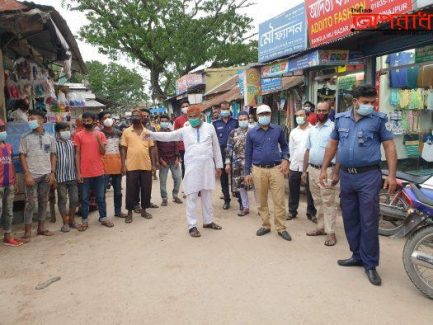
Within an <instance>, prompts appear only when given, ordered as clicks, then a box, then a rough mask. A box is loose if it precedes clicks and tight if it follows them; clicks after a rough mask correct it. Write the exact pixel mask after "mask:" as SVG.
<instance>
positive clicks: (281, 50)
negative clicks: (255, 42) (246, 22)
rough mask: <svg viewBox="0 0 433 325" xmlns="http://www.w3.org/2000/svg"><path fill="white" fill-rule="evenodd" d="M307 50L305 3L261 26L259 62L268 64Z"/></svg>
mask: <svg viewBox="0 0 433 325" xmlns="http://www.w3.org/2000/svg"><path fill="white" fill-rule="evenodd" d="M306 48H307V25H306V19H305V5H304V3H301V4H300V5H298V6H296V7H294V8H292V9H290V10H288V11H286V12H283V13H282V14H280V15H278V16H277V17H274V18H272V19H270V20H268V21H265V22H264V23H262V24H260V25H259V62H268V61H270V60H273V59H277V58H280V57H283V56H285V55H289V54H292V53H296V52H300V51H303V50H305V49H306Z"/></svg>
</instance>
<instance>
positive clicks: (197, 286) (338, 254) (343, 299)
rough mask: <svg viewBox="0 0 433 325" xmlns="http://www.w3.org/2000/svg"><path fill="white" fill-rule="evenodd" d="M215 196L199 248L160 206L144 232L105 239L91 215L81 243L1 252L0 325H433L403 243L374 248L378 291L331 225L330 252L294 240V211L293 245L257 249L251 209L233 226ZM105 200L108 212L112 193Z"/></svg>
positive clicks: (64, 241)
mask: <svg viewBox="0 0 433 325" xmlns="http://www.w3.org/2000/svg"><path fill="white" fill-rule="evenodd" d="M153 184H154V190H153V199H152V201H153V202H155V203H158V204H159V203H160V199H159V184H158V182H156V181H154V183H153ZM219 194H220V191H216V192H215V194H214V203H215V214H216V222H217V223H219V224H221V225H222V226H223V228H224V229H223V230H222V231H213V230H204V229H203V230H201V231H202V235H203V236H202V237H201V238H199V239H193V238H190V237H189V235H188V234H187V231H186V225H185V207H184V205H176V204H174V203H172V202H170V204H169V206H168V207H165V208H161V207H160V208H159V209H154V210H151V212H152V213H153V215H154V218H153V219H152V220H145V219H143V218H141V217H139V216H138V215H136V216H135V219H134V222H133V223H132V224H130V225H128V224H125V223H124V222H123V220H119V219H116V220H115V227H114V228H113V229H107V228H103V227H102V226H100V225H99V224H98V221H97V215H96V214H92V215H91V219H90V227H89V229H88V230H87V231H86V232H85V233H79V232H77V231H71V232H70V233H68V234H61V233H60V232H59V229H60V225H59V223H58V224H57V225H53V224H50V229H51V230H55V231H56V235H55V236H54V237H52V238H41V237H37V238H33V241H32V242H31V243H30V244H28V245H25V246H22V247H20V248H17V249H13V248H9V247H4V246H1V247H0V315H1V316H0V324H2V325H5V324H44V325H45V324H61V325H66V324H393V325H395V324H409V323H410V324H417V325H421V324H432V322H433V302H432V301H431V300H429V299H427V298H425V297H424V296H422V295H421V294H420V293H419V292H418V291H417V289H416V288H415V287H414V286H413V285H412V283H411V282H410V281H409V279H408V277H407V276H406V274H405V271H404V269H403V265H402V261H401V253H402V248H403V245H404V241H403V240H392V239H388V238H381V254H382V255H381V266H380V268H379V272H380V274H381V276H382V278H383V285H382V287H374V286H372V285H370V284H369V282H368V281H367V278H366V276H365V274H364V272H363V269H362V268H352V269H346V268H342V267H339V266H338V265H337V263H336V260H337V259H339V258H346V257H348V256H349V251H348V246H347V242H346V240H345V237H344V233H343V229H342V223H341V218H339V221H338V230H337V236H338V239H339V242H338V244H337V246H335V247H333V248H328V247H325V246H324V245H323V240H324V238H323V237H322V238H310V237H306V236H305V232H306V231H307V230H309V229H311V227H312V226H313V224H312V223H311V222H309V221H307V220H306V218H305V217H304V215H305V209H304V208H305V207H304V205H302V206H301V209H300V211H299V218H298V220H296V221H290V222H288V227H289V231H290V233H291V234H292V236H293V241H292V242H285V241H283V240H282V239H280V238H279V237H278V236H277V234H276V233H275V232H272V233H271V234H269V235H266V236H264V237H262V238H259V237H256V236H255V231H256V230H257V228H258V227H259V226H260V221H259V217H258V216H257V213H256V209H255V208H253V209H252V213H251V214H250V215H249V216H247V217H243V218H240V217H238V216H236V213H237V210H236V208H237V207H236V202H234V201H232V208H231V210H229V211H228V212H226V211H223V210H222V209H221V206H222V201H221V200H220V199H219ZM107 200H108V202H109V206H110V208H109V211H110V212H112V211H113V210H112V191H110V192H108V198H107ZM20 228H21V227H19V228H17V229H16V230H17V231H18V232H19V231H21V229H20ZM56 276H59V277H61V280H60V281H58V282H55V283H53V284H51V285H50V286H49V287H47V288H46V289H43V290H35V287H36V286H37V285H38V283H40V282H44V281H47V280H49V279H51V278H53V277H56Z"/></svg>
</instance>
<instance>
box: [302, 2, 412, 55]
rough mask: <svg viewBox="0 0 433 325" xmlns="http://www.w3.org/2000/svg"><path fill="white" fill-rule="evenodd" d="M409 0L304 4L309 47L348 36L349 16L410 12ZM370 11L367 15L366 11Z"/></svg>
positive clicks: (350, 23)
mask: <svg viewBox="0 0 433 325" xmlns="http://www.w3.org/2000/svg"><path fill="white" fill-rule="evenodd" d="M412 2H413V1H412V0H387V1H384V0H305V6H306V14H307V23H308V38H309V41H310V47H312V48H313V47H317V46H320V45H323V44H325V43H329V42H332V41H334V40H336V39H339V38H342V37H345V36H347V35H349V34H350V33H351V32H352V31H351V29H352V22H353V19H352V13H358V14H359V13H362V12H363V11H362V10H369V13H373V14H384V15H392V14H399V13H407V12H409V11H411V10H412V9H413V5H412ZM370 10H371V11H370Z"/></svg>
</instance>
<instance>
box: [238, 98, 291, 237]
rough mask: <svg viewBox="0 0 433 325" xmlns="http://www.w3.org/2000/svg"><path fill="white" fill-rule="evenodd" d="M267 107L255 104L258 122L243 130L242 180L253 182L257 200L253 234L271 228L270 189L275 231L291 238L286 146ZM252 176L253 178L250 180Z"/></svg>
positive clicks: (266, 231)
mask: <svg viewBox="0 0 433 325" xmlns="http://www.w3.org/2000/svg"><path fill="white" fill-rule="evenodd" d="M271 113H272V111H271V108H270V107H269V106H267V105H260V106H259V107H257V117H258V122H259V123H258V125H257V126H255V127H254V128H252V129H251V130H249V131H248V133H247V140H246V145H245V184H246V185H252V184H253V183H254V186H255V189H256V192H257V198H258V201H259V202H258V203H259V213H260V216H261V218H262V227H261V228H260V229H259V230H257V233H256V235H257V236H263V235H265V234H267V233H269V232H270V231H271V223H270V215H269V207H268V194H269V191H271V193H272V200H273V202H274V213H275V227H276V228H277V232H278V235H280V236H281V237H282V238H283V239H285V240H288V241H290V240H292V238H291V237H290V235H289V233H288V232H287V230H286V225H285V219H286V205H285V200H284V196H285V186H284V175H287V174H288V172H289V147H288V145H287V141H286V137H285V135H284V131H283V129H282V128H281V127H280V126H278V125H274V124H271ZM253 180H254V182H253Z"/></svg>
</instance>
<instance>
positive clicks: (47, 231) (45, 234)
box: [37, 229, 54, 237]
mask: <svg viewBox="0 0 433 325" xmlns="http://www.w3.org/2000/svg"><path fill="white" fill-rule="evenodd" d="M37 234H38V235H39V236H47V237H51V236H54V233H52V232H51V231H49V230H48V229H44V230H38V232H37Z"/></svg>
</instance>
